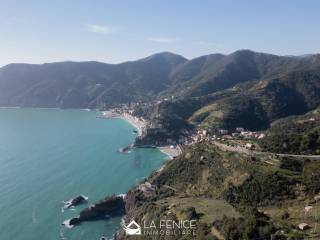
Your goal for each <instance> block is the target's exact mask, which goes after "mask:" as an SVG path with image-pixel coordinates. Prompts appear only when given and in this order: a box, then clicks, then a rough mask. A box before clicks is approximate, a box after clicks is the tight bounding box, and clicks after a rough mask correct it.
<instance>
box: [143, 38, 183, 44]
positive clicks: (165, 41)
mask: <svg viewBox="0 0 320 240" xmlns="http://www.w3.org/2000/svg"><path fill="white" fill-rule="evenodd" d="M147 40H148V41H151V42H157V43H173V42H176V41H177V39H175V38H167V37H149V38H147Z"/></svg>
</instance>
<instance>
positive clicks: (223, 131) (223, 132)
mask: <svg viewBox="0 0 320 240" xmlns="http://www.w3.org/2000/svg"><path fill="white" fill-rule="evenodd" d="M228 132H229V131H228V130H226V129H219V133H220V134H222V135H225V134H228Z"/></svg>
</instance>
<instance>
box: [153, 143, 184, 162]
mask: <svg viewBox="0 0 320 240" xmlns="http://www.w3.org/2000/svg"><path fill="white" fill-rule="evenodd" d="M157 148H158V149H159V150H160V151H161V152H162V153H164V154H166V155H168V156H169V157H170V159H173V158H174V157H177V156H179V155H180V154H181V148H180V147H179V146H176V147H174V148H172V147H171V146H162V147H157Z"/></svg>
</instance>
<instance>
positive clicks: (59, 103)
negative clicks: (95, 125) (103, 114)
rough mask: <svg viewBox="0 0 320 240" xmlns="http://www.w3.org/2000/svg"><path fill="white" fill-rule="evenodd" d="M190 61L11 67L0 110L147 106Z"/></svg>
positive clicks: (0, 79)
mask: <svg viewBox="0 0 320 240" xmlns="http://www.w3.org/2000/svg"><path fill="white" fill-rule="evenodd" d="M185 61H187V60H186V59H185V58H183V57H181V56H179V55H176V54H172V53H167V52H164V53H159V54H155V55H152V56H150V57H147V58H144V59H140V60H137V61H132V62H125V63H122V64H105V63H99V62H58V63H48V64H41V65H36V64H9V65H7V66H5V67H3V68H1V69H0V105H1V106H23V107H64V108H82V107H104V106H110V105H112V104H115V103H125V102H129V101H137V100H146V99H150V98H154V96H155V95H157V94H158V93H159V92H161V91H163V90H165V89H167V88H168V86H170V84H171V80H170V79H169V75H170V74H171V72H172V71H173V69H174V68H175V67H176V66H178V65H179V64H182V63H184V62H185Z"/></svg>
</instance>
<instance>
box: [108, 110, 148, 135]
mask: <svg viewBox="0 0 320 240" xmlns="http://www.w3.org/2000/svg"><path fill="white" fill-rule="evenodd" d="M102 116H103V117H104V118H120V119H123V120H126V121H127V122H128V123H130V124H131V125H132V126H134V127H135V128H136V129H137V131H138V136H141V135H142V132H143V129H144V128H145V127H146V125H147V123H146V122H145V121H142V120H140V119H139V118H137V117H134V116H132V115H130V114H126V113H124V114H120V113H115V112H113V111H104V112H102Z"/></svg>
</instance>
